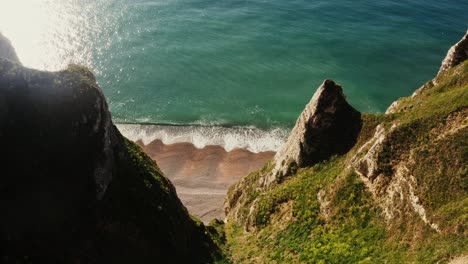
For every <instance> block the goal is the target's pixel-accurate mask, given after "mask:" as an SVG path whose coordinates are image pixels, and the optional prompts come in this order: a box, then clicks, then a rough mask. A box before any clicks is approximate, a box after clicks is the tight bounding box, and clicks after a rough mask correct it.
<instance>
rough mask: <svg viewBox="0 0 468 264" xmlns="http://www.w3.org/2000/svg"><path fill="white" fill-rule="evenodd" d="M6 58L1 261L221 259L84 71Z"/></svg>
mask: <svg viewBox="0 0 468 264" xmlns="http://www.w3.org/2000/svg"><path fill="white" fill-rule="evenodd" d="M2 54H4V53H2ZM7 55H9V56H10V57H9V59H4V58H0V145H1V146H2V151H3V153H4V155H2V159H1V160H0V167H1V173H0V211H1V212H2V217H1V218H0V256H1V257H0V262H5V263H18V262H23V261H26V262H37V263H75V262H76V263H148V262H151V263H154V262H163V263H188V262H190V263H206V262H210V261H212V259H213V257H216V256H219V251H218V248H217V247H216V246H215V245H214V243H213V241H212V240H211V238H210V237H208V236H207V235H206V229H205V227H204V226H203V224H202V223H200V222H197V221H194V220H193V219H192V218H191V217H190V215H189V214H188V212H187V210H186V209H185V207H184V206H183V205H182V203H181V202H180V200H179V199H178V197H177V195H176V192H175V188H174V187H173V185H172V184H171V183H170V182H169V180H168V179H167V178H165V177H164V176H163V175H162V173H161V171H160V170H159V168H158V167H157V165H156V163H155V162H154V161H152V160H151V159H150V158H149V157H147V156H146V155H145V154H144V153H143V152H142V150H141V149H140V148H139V147H138V146H136V145H135V144H134V143H132V142H130V141H128V140H126V139H125V138H124V137H122V136H121V135H120V133H119V131H118V130H117V129H116V127H115V126H114V125H113V124H112V120H111V116H110V113H109V111H108V107H107V103H106V100H105V97H104V95H103V93H102V91H101V89H100V88H99V86H98V85H97V84H96V80H95V78H94V76H93V74H92V73H91V72H90V71H89V70H87V69H86V68H85V67H82V66H76V65H71V66H69V67H68V68H67V69H66V70H63V71H59V72H43V71H38V70H33V69H28V68H25V67H23V66H21V65H20V64H18V63H16V62H14V60H11V58H13V59H14V58H15V57H16V56H11V54H10V53H7Z"/></svg>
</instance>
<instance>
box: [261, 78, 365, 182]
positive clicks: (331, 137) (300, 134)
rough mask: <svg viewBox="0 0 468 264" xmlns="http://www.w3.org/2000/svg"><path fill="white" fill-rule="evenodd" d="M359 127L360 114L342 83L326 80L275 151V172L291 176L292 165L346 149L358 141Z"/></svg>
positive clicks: (303, 165)
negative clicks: (346, 93) (346, 94)
mask: <svg viewBox="0 0 468 264" xmlns="http://www.w3.org/2000/svg"><path fill="white" fill-rule="evenodd" d="M360 129H361V114H360V113H359V112H358V111H357V110H355V109H354V108H353V107H352V106H351V105H349V104H348V102H346V97H345V95H344V94H343V89H342V88H341V86H340V85H338V84H336V83H335V82H333V81H332V80H325V81H324V82H323V83H322V85H321V86H320V87H319V88H318V89H317V91H316V92H315V94H314V96H313V97H312V99H311V100H310V102H309V103H308V104H307V105H306V107H305V109H304V111H303V112H302V113H301V115H300V116H299V118H298V119H297V121H296V125H295V126H294V128H293V130H292V131H291V134H290V136H289V138H288V140H287V141H286V143H284V144H283V146H282V147H281V149H280V151H278V152H277V154H276V155H275V158H274V164H275V167H274V169H273V174H274V175H276V174H280V175H282V176H288V175H289V174H291V171H290V170H291V167H299V168H303V167H307V166H311V165H313V164H315V163H317V162H319V161H322V160H325V159H328V158H330V157H331V156H332V155H339V154H344V153H346V152H347V151H348V150H349V149H350V148H351V147H352V146H353V145H354V144H355V142H356V138H357V135H358V134H359V131H360ZM267 184H268V183H267Z"/></svg>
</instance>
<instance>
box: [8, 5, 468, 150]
mask: <svg viewBox="0 0 468 264" xmlns="http://www.w3.org/2000/svg"><path fill="white" fill-rule="evenodd" d="M467 14H468V1H455V0H448V1H447V0H437V1H436V0H424V1H422V0H413V1H390V0H382V1H369V0H361V1H345V0H342V1H336V0H335V1H329V0H327V1H324V0H317V1H312V0H268V1H267V0H216V1H215V0H96V1H94V0H1V1H0V31H1V32H3V34H5V35H6V36H7V37H8V38H10V39H11V41H12V43H13V45H14V46H15V48H16V50H17V53H18V56H19V58H20V60H21V61H22V62H23V64H25V65H26V66H29V67H33V68H38V69H43V70H53V71H56V70H61V69H64V68H65V67H66V66H67V65H68V64H69V63H77V64H83V65H85V66H88V67H89V68H90V69H91V70H92V71H93V73H94V74H95V76H96V79H97V81H98V83H99V85H100V86H101V88H102V89H103V91H104V94H105V95H106V97H107V101H108V103H109V108H110V111H111V113H112V116H113V119H114V122H116V123H121V124H122V125H119V128H120V129H121V130H122V131H124V134H125V135H127V136H128V137H130V138H132V139H134V140H137V139H143V140H144V141H145V140H146V141H147V142H149V141H151V140H156V139H160V140H162V141H163V142H164V143H166V144H170V143H176V142H191V143H194V144H195V146H197V147H200V148H201V147H204V146H206V145H221V146H224V147H225V148H226V149H227V150H232V149H235V148H247V149H249V150H251V151H253V152H261V151H267V150H273V151H275V150H277V149H278V147H279V146H280V145H281V142H282V141H283V140H284V137H285V136H286V135H287V131H288V130H289V129H290V128H292V126H293V125H294V123H295V121H296V119H297V117H298V116H299V114H300V113H301V111H302V110H303V108H304V106H305V104H306V103H307V102H308V101H309V100H310V98H311V97H312V95H313V93H314V92H315V90H316V88H317V87H318V86H319V85H320V84H321V82H322V81H323V80H324V79H325V78H331V79H333V80H335V81H336V82H338V83H340V84H341V85H342V86H343V88H344V92H345V94H346V95H347V98H348V100H349V102H350V103H351V104H352V105H353V106H354V107H355V108H356V109H358V110H360V111H362V112H369V113H381V112H384V111H385V109H386V108H387V107H388V106H389V105H390V104H391V102H393V101H394V100H396V99H398V98H399V97H402V96H408V95H410V94H411V93H412V92H413V91H414V90H415V89H416V88H418V87H419V86H420V85H422V84H423V83H424V82H426V81H427V80H429V79H431V78H432V77H433V76H434V75H435V74H436V73H437V70H438V67H439V66H440V63H441V61H442V59H443V57H444V56H445V54H446V52H447V50H448V48H449V47H450V45H452V44H453V43H455V42H456V41H458V40H459V39H460V38H461V37H462V35H463V34H464V32H466V30H467V28H468V15H467ZM149 124H153V125H149Z"/></svg>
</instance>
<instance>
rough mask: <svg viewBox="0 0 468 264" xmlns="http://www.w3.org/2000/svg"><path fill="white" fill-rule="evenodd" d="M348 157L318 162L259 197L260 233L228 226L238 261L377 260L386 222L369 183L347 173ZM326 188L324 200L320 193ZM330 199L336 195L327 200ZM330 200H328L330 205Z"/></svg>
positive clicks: (314, 261) (257, 210) (234, 254)
mask: <svg viewBox="0 0 468 264" xmlns="http://www.w3.org/2000/svg"><path fill="white" fill-rule="evenodd" d="M343 161H344V159H343V158H334V159H333V160H332V161H330V162H324V163H321V164H317V165H315V166H314V167H312V168H311V169H306V170H300V171H299V173H298V174H297V175H296V176H295V177H293V178H290V179H288V180H286V182H284V183H283V184H281V185H279V186H278V187H277V188H275V189H273V190H271V191H270V192H267V193H264V194H261V195H260V196H259V202H258V206H257V208H256V209H255V212H254V215H255V216H256V219H255V223H254V224H255V226H256V227H257V228H258V232H251V233H247V232H244V231H243V230H242V228H241V227H240V226H239V225H237V224H232V223H229V224H228V226H227V234H228V245H229V246H230V249H231V251H232V255H233V260H234V261H235V262H236V263H256V262H267V263H300V262H304V263H344V262H350V261H351V262H357V261H360V260H366V259H367V260H368V261H371V260H372V259H373V254H374V253H375V252H376V251H377V250H378V249H379V244H380V243H379V241H380V239H382V238H383V237H384V236H385V232H384V231H385V226H384V225H383V224H382V223H381V221H382V219H380V218H379V217H378V214H377V211H378V209H377V208H375V207H374V206H373V204H372V203H371V196H370V193H368V192H367V191H366V189H365V187H364V184H363V182H362V181H361V180H360V179H359V178H358V177H357V176H356V175H355V174H352V173H349V174H343V173H342V172H343V171H344V162H343ZM319 192H323V197H322V205H321V202H320V201H319V199H318V193H319ZM327 199H330V200H327ZM325 204H327V205H325Z"/></svg>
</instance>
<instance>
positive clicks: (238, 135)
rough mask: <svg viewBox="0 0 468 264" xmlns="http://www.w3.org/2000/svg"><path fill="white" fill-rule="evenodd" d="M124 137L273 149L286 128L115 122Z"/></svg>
mask: <svg viewBox="0 0 468 264" xmlns="http://www.w3.org/2000/svg"><path fill="white" fill-rule="evenodd" d="M116 126H117V128H118V129H119V131H120V132H121V133H122V135H124V136H125V137H126V138H128V139H130V140H132V141H134V142H137V141H141V142H142V143H143V144H145V145H148V144H150V143H151V142H153V141H155V140H160V141H162V143H164V144H165V145H172V144H178V143H189V144H192V145H193V146H195V147H196V148H197V149H203V148H205V147H213V146H220V147H222V148H223V149H224V150H225V151H227V152H230V151H235V150H236V149H245V150H248V151H250V152H252V153H261V152H269V151H272V152H276V151H278V149H279V148H280V147H281V145H282V144H283V142H284V141H285V140H286V137H287V135H288V134H289V130H288V129H286V128H281V127H272V128H270V129H268V130H264V129H260V128H257V127H255V126H233V127H226V126H216V125H214V126H211V125H166V124H123V123H118V124H116Z"/></svg>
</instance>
